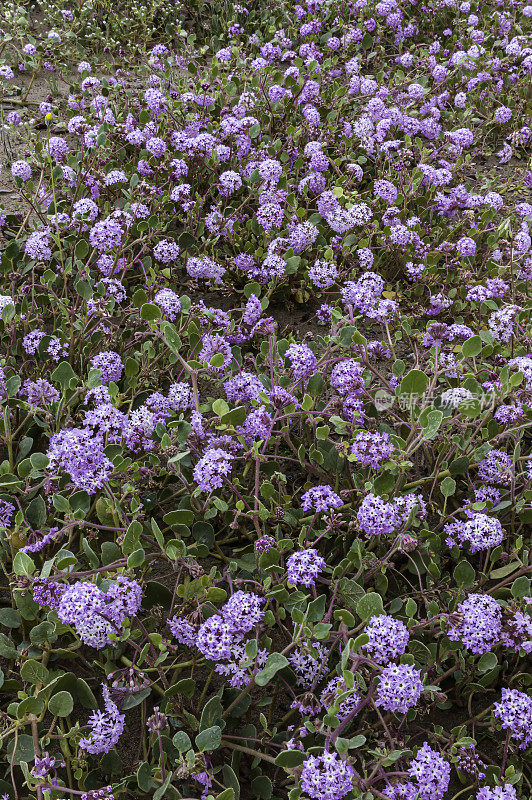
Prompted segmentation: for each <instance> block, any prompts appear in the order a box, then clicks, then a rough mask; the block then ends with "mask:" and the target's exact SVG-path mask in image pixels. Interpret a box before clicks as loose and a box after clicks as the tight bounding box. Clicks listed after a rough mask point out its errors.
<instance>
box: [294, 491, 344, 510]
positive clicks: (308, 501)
mask: <svg viewBox="0 0 532 800" xmlns="http://www.w3.org/2000/svg"><path fill="white" fill-rule="evenodd" d="M342 505H343V501H342V500H341V498H340V497H338V495H337V494H336V492H334V491H333V490H332V489H331V487H330V486H327V485H325V486H312V487H311V488H310V489H309V490H308V491H307V492H305V494H304V495H303V496H302V497H301V508H302V509H303V511H306V512H309V511H310V510H311V509H314V511H315V512H316V513H317V514H319V513H320V512H325V511H330V510H331V509H333V508H340V506H342Z"/></svg>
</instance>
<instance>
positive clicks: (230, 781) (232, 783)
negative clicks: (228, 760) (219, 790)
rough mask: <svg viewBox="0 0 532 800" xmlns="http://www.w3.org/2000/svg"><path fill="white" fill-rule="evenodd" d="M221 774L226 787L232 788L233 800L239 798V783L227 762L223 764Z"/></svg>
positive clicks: (238, 799)
mask: <svg viewBox="0 0 532 800" xmlns="http://www.w3.org/2000/svg"><path fill="white" fill-rule="evenodd" d="M222 775H223V779H224V783H225V784H226V785H227V788H228V789H232V790H233V792H234V794H235V800H240V783H239V782H238V778H237V776H236V774H235V771H234V769H232V767H230V766H229V764H224V766H223V769H222Z"/></svg>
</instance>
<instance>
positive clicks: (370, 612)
mask: <svg viewBox="0 0 532 800" xmlns="http://www.w3.org/2000/svg"><path fill="white" fill-rule="evenodd" d="M383 613H384V606H383V604H382V597H381V596H380V594H377V592H368V594H366V595H364V597H361V598H360V600H359V601H358V603H357V614H358V616H359V617H360V618H361V619H363V620H368V619H369V618H370V617H374V616H377V615H378V614H383Z"/></svg>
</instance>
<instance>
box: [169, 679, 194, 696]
mask: <svg viewBox="0 0 532 800" xmlns="http://www.w3.org/2000/svg"><path fill="white" fill-rule="evenodd" d="M195 688H196V681H195V680H194V679H193V678H182V679H181V680H180V681H178V682H177V683H174V684H173V686H170V687H169V688H168V689H167V690H166V692H165V693H164V696H165V697H173V696H174V695H176V694H184V695H185V697H188V698H190V697H192V695H193V694H194V690H195Z"/></svg>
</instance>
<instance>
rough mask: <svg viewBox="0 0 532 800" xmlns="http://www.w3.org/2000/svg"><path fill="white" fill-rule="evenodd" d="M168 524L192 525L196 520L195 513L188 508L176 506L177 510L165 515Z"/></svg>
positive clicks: (164, 518)
mask: <svg viewBox="0 0 532 800" xmlns="http://www.w3.org/2000/svg"><path fill="white" fill-rule="evenodd" d="M163 520H164V522H166V524H167V525H170V526H172V525H190V523H191V522H194V514H193V513H192V511H189V509H188V508H176V510H175V511H169V512H168V514H165V515H164V517H163Z"/></svg>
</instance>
